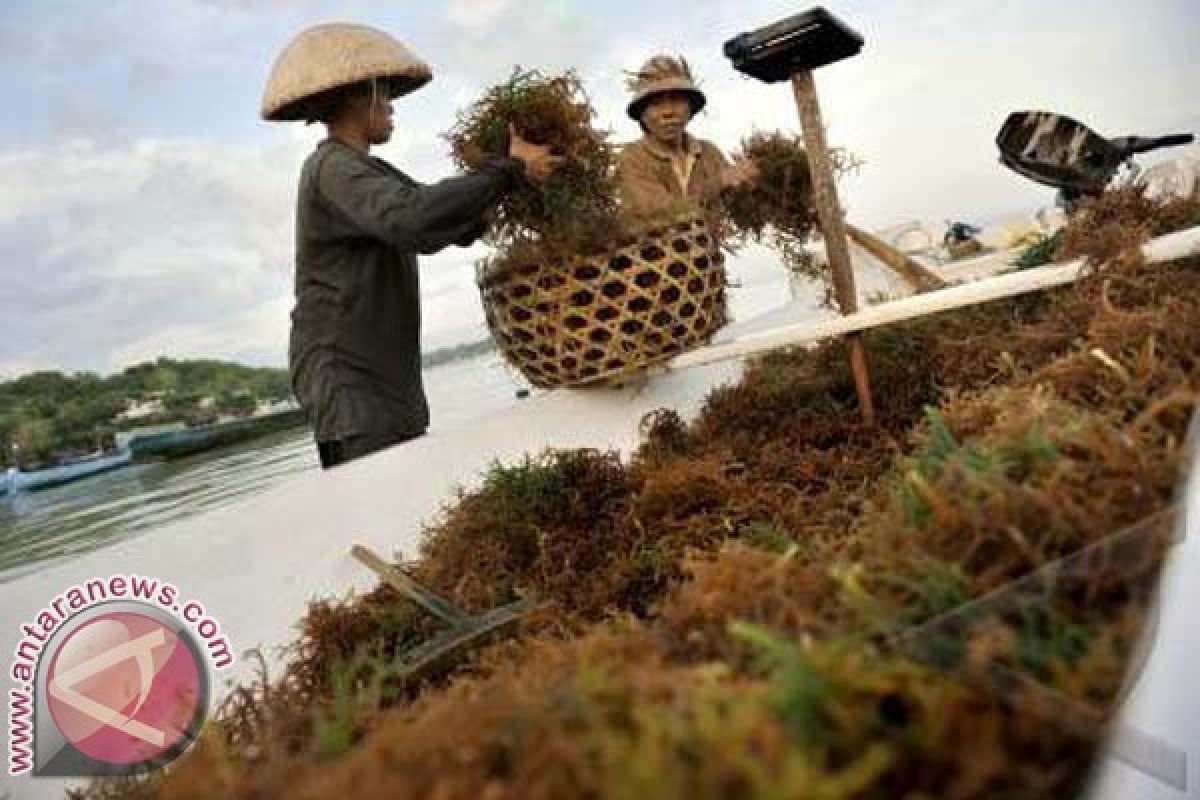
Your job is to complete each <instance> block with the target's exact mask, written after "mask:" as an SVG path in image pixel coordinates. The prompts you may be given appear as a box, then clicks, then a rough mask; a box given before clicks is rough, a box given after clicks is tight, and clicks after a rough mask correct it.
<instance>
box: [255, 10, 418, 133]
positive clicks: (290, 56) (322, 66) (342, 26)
mask: <svg viewBox="0 0 1200 800" xmlns="http://www.w3.org/2000/svg"><path fill="white" fill-rule="evenodd" d="M432 78H433V72H432V71H431V70H430V69H429V66H428V65H427V64H425V62H423V61H421V60H420V59H419V58H417V57H416V56H414V55H413V54H412V53H411V52H410V51H409V49H408V48H407V47H405V46H404V45H403V44H401V43H400V42H398V41H397V40H396V39H395V38H394V37H392V36H391V35H390V34H387V33H384V32H383V31H381V30H377V29H375V28H371V27H368V26H366V25H352V24H350V23H340V22H339V23H330V24H326V25H317V26H315V27H312V28H309V29H307V30H305V31H301V32H300V33H299V34H297V35H296V37H295V38H294V39H292V41H291V42H289V43H288V45H287V47H285V48H284V49H283V52H282V53H280V54H279V58H277V59H275V65H274V66H273V67H272V68H271V74H270V75H269V76H268V77H267V86H266V89H265V90H264V91H263V98H262V106H261V108H260V114H261V115H262V118H263V119H266V120H273V121H280V120H311V119H313V118H314V117H313V113H314V111H315V110H316V108H317V107H319V106H320V105H321V100H322V97H321V96H322V95H323V94H324V93H326V92H330V91H331V90H334V89H339V88H341V87H343V86H350V85H352V84H355V83H360V82H362V81H368V80H372V79H378V80H380V81H383V82H385V83H386V86H387V90H388V91H389V92H390V93H391V96H392V97H399V96H400V95H404V94H408V93H409V92H413V91H416V90H417V89H419V88H421V87H422V86H424V85H425V84H427V83H429V81H430V80H431V79H432Z"/></svg>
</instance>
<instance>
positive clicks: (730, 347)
mask: <svg viewBox="0 0 1200 800" xmlns="http://www.w3.org/2000/svg"><path fill="white" fill-rule="evenodd" d="M1142 252H1143V254H1144V255H1145V257H1146V259H1147V260H1148V261H1150V262H1151V263H1158V262H1162V261H1173V260H1175V259H1180V258H1187V257H1190V256H1196V255H1200V227H1197V228H1189V229H1188V230H1185V231H1179V232H1178V233H1172V234H1167V235H1166V236H1161V237H1159V238H1158V239H1154V240H1152V241H1150V242H1148V243H1147V244H1146V245H1145V246H1144V247H1143V248H1142ZM1083 269H1084V260H1083V259H1077V260H1075V261H1071V262H1068V263H1066V264H1054V265H1050V266H1045V267H1036V268H1034V269H1027V270H1022V271H1020V272H1011V273H1008V274H1005V275H998V276H996V277H993V278H986V279H984V280H979V281H975V282H973V283H968V284H963V285H961V286H951V287H949V288H946V289H939V290H938V291H935V292H927V293H925V294H918V295H913V296H912V297H906V298H903V299H902V300H896V301H893V302H891V303H882V304H880V305H877V306H872V307H870V308H868V309H865V310H864V311H860V312H858V313H856V314H849V315H847V316H843V317H835V318H833V319H827V320H821V321H819V322H813V323H803V324H797V325H787V326H784V327H781V328H777V329H776V330H773V331H763V332H762V333H757V334H750V335H747V336H744V337H742V338H741V339H736V340H734V341H732V342H726V343H724V344H719V345H712V346H709V347H703V348H700V349H697V350H693V351H691V352H688V353H684V354H683V355H680V356H677V357H676V358H675V359H673V360H672V361H670V362H668V363H667V365H666V368H667V369H671V370H678V369H688V368H690V367H698V366H700V365H702V364H711V363H713V362H717V361H724V360H726V359H731V358H741V357H744V356H750V355H755V354H758V353H765V352H767V351H770V350H775V349H778V348H780V347H793V346H796V345H803V344H811V343H813V342H817V341H820V340H821V339H828V338H830V337H832V336H845V335H847V334H850V333H857V332H860V331H865V330H868V329H870V328H877V327H879V326H882V325H891V324H894V323H896V322H903V321H904V320H909V319H914V318H916V317H923V316H926V315H929V314H936V313H939V312H941V311H951V310H953V309H956V308H965V307H966V306H972V305H976V304H978V303H986V302H988V301H990V300H999V299H1002V298H1005V297H1014V296H1016V295H1019V294H1026V293H1028V292H1036V291H1041V290H1043V289H1051V288H1054V287H1056V286H1063V285H1065V284H1068V283H1072V282H1073V281H1075V280H1076V279H1078V278H1079V276H1080V275H1081V274H1082V272H1083Z"/></svg>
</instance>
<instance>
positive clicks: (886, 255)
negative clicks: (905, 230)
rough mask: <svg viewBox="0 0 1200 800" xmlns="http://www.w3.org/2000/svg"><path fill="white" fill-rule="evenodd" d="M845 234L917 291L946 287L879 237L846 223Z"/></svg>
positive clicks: (935, 274)
mask: <svg viewBox="0 0 1200 800" xmlns="http://www.w3.org/2000/svg"><path fill="white" fill-rule="evenodd" d="M846 234H847V235H848V236H849V237H850V239H851V240H852V241H853V242H854V243H855V244H857V245H858V246H859V247H861V248H862V249H864V250H866V251H867V252H868V253H870V254H871V255H873V256H875V258H877V259H879V260H880V261H882V262H883V263H884V264H885V265H886V266H888V267H891V268H892V270H893V271H895V272H896V273H897V274H898V275H900V277H902V278H904V280H906V281H908V283H909V285H911V286H912V287H913V288H914V289H916V290H917V291H920V292H928V291H932V290H933V289H944V288H945V287H946V285H947V284H946V281H944V280H943V279H942V278H941V276H940V275H938V274H937V273H936V272H934V271H933V270H931V269H930V268H929V267H927V266H925V265H924V264H922V263H920V262H919V261H917V260H916V259H915V258H910V257H909V256H907V255H905V254H904V253H901V252H900V251H899V250H897V249H896V248H894V247H892V246H891V245H890V244H888V243H887V242H885V241H883V240H882V239H880V238H879V237H877V236H873V235H872V234H870V233H867V232H866V231H864V230H862V229H861V228H859V227H857V226H855V225H851V224H850V223H848V222H847V223H846Z"/></svg>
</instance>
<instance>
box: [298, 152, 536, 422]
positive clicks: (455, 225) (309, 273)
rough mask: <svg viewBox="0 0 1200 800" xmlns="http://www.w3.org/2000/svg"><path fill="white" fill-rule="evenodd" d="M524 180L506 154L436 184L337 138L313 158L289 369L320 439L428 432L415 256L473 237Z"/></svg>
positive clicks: (303, 185)
mask: <svg viewBox="0 0 1200 800" xmlns="http://www.w3.org/2000/svg"><path fill="white" fill-rule="evenodd" d="M521 175H522V167H521V165H520V163H519V162H516V161H513V160H510V159H504V160H498V161H496V162H494V163H493V164H490V165H489V166H487V167H485V168H484V169H482V170H479V171H478V172H474V173H470V174H467V175H462V176H459V177H455V178H449V179H447V180H444V181H441V182H440V183H436V184H433V185H428V186H427V185H423V184H420V183H418V182H416V181H414V180H413V179H411V178H409V177H408V176H407V175H405V174H404V173H402V172H400V171H399V170H397V169H395V168H394V167H392V166H391V165H390V164H388V163H387V162H385V161H383V160H381V159H378V158H374V157H371V156H368V155H365V154H363V153H361V152H359V151H358V150H355V149H354V148H353V147H350V146H349V145H346V144H344V143H342V142H340V141H338V140H336V139H326V140H325V141H323V142H321V143H320V144H319V145H318V146H317V149H316V151H315V152H314V153H313V154H312V155H310V156H309V158H308V160H307V161H306V162H305V164H304V169H303V171H302V172H301V174H300V191H299V196H298V198H297V207H296V305H295V308H294V310H293V311H292V332H291V341H290V344H289V353H288V366H289V370H290V373H291V381H292V389H293V391H294V392H295V393H296V398H297V399H298V400H299V401H300V404H301V405H302V406H303V407H304V409H305V411H306V412H307V414H308V419H309V422H310V423H311V424H312V426H313V430H314V432H315V434H316V438H317V440H318V441H332V440H336V439H344V438H346V437H349V436H354V435H358V434H364V433H371V434H395V435H397V436H412V435H415V434H419V433H422V432H424V430H425V428H426V427H427V426H428V425H429V406H428V404H427V403H426V400H425V390H424V387H423V385H422V383H421V305H420V281H419V275H418V272H417V253H436V252H437V251H438V250H441V249H442V248H444V247H446V246H448V245H451V244H458V245H463V246H465V245H468V244H470V243H471V242H473V241H474V240H475V239H477V238H478V237H479V236H480V235H481V234H482V232H483V221H482V214H483V212H484V211H485V210H487V209H488V208H489V207H490V206H491V205H492V204H493V203H495V202H496V201H497V200H498V199H499V198H500V197H501V195H502V194H503V193H505V192H507V191H509V190H511V189H512V187H513V186H515V185H516V182H517V181H518V180H520V179H521Z"/></svg>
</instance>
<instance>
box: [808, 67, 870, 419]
mask: <svg viewBox="0 0 1200 800" xmlns="http://www.w3.org/2000/svg"><path fill="white" fill-rule="evenodd" d="M792 90H793V93H794V94H795V96H796V108H797V110H798V111H799V112H800V127H801V128H802V129H803V132H804V146H805V149H806V150H807V151H808V163H809V167H810V168H811V171H812V181H813V198H814V200H815V202H816V206H817V217H818V219H819V220H820V223H821V234H822V236H823V237H824V239H825V252H826V253H827V254H828V256H829V269H830V272H831V273H832V275H833V292H834V297H835V298H836V299H837V304H838V308H839V309H840V310H841V312H842V313H843V314H853V313H854V312H855V311H857V310H858V293H857V291H856V290H855V288H854V271H853V270H852V268H851V266H850V247H849V245H848V244H847V242H846V223H845V220H844V219H843V218H842V207H841V204H840V203H839V202H838V196H837V185H836V183H835V182H834V179H833V166H832V164H831V163H830V161H829V147H828V145H827V144H826V142H825V125H824V123H823V122H822V121H821V106H820V104H819V103H818V102H817V87H816V84H815V83H814V81H813V75H812V72H811V71H809V70H805V71H803V72H797V73H796V74H795V75H793V76H792ZM847 338H848V339H849V345H850V372H851V374H853V376H854V386H855V388H856V389H857V391H858V405H859V409H860V410H861V411H862V415H863V421H864V422H866V423H867V424H868V425H874V424H875V404H874V401H873V400H872V399H871V376H870V372H869V370H868V368H867V354H866V350H865V349H864V348H863V343H862V337H861V335H859V334H857V333H855V334H852V335H850V336H848V337H847Z"/></svg>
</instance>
